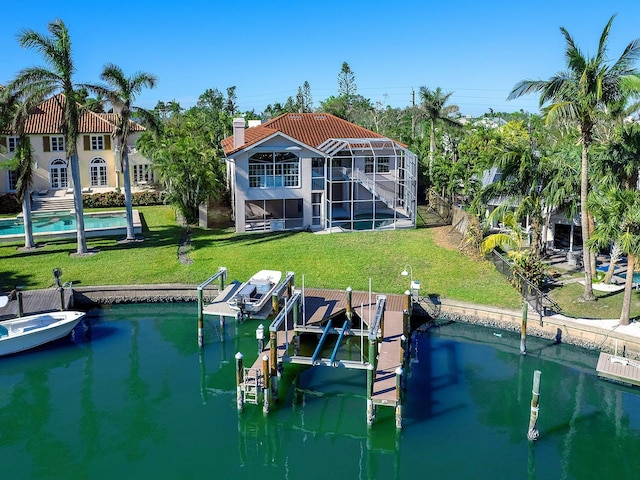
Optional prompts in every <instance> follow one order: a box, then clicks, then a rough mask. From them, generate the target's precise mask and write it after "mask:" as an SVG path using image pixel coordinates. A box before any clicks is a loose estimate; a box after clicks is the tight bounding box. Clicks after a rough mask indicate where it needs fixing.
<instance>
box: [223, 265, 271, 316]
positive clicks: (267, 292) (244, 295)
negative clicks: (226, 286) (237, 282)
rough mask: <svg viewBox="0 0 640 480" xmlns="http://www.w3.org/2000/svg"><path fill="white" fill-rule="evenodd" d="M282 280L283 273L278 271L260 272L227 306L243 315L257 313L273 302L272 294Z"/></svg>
mask: <svg viewBox="0 0 640 480" xmlns="http://www.w3.org/2000/svg"><path fill="white" fill-rule="evenodd" d="M281 278H282V272H278V271H277V270H260V271H259V272H258V273H256V274H255V275H254V276H253V277H251V278H250V279H249V281H248V282H246V283H243V284H242V285H241V286H240V288H239V289H238V291H237V293H236V294H235V295H234V296H233V298H231V299H230V300H229V301H228V302H227V304H228V305H229V306H230V307H231V308H233V309H234V310H238V311H240V312H242V313H257V312H259V311H260V310H261V309H262V307H264V305H265V304H266V303H267V302H270V301H271V294H272V293H273V291H274V290H275V289H276V287H277V286H278V282H280V279H281Z"/></svg>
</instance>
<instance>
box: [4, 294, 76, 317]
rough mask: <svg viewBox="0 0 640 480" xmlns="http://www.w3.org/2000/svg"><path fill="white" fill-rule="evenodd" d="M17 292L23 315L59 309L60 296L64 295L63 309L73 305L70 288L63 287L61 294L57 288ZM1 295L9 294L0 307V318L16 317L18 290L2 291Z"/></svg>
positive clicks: (17, 311)
mask: <svg viewBox="0 0 640 480" xmlns="http://www.w3.org/2000/svg"><path fill="white" fill-rule="evenodd" d="M19 293H20V295H21V296H22V315H23V316H24V315H34V314H36V313H42V312H51V311H54V310H61V306H62V297H64V309H69V308H72V307H73V290H72V289H71V288H64V289H63V292H62V295H61V293H60V290H59V289H58V288H47V289H43V290H23V291H20V292H19ZM2 295H7V296H9V298H10V300H9V303H7V305H6V306H4V307H2V308H0V320H9V319H11V318H15V317H17V316H18V315H19V310H20V308H19V300H18V292H15V293H14V294H11V293H9V292H4V293H3V294H2Z"/></svg>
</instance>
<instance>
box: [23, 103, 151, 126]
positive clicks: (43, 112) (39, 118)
mask: <svg viewBox="0 0 640 480" xmlns="http://www.w3.org/2000/svg"><path fill="white" fill-rule="evenodd" d="M65 101H66V97H65V96H64V95H63V94H62V93H59V94H58V95H54V96H53V97H51V98H48V99H47V100H45V101H44V102H42V103H41V104H39V105H38V106H37V107H36V108H35V109H34V110H33V113H32V114H31V115H30V116H29V118H28V119H27V121H26V123H25V133H27V134H29V135H47V134H53V135H55V134H61V133H62V130H61V126H62V123H63V122H62V109H63V108H64V102H65ZM114 117H115V116H114V114H112V113H111V114H110V113H94V112H89V111H85V112H82V113H81V114H80V122H79V123H80V124H79V125H78V127H79V128H78V130H79V133H80V134H85V133H104V134H112V133H113V130H114V128H115V118H114ZM132 123H133V124H134V125H135V128H132V129H131V130H132V131H134V132H137V131H143V130H144V127H143V126H142V125H139V124H137V123H134V122H132Z"/></svg>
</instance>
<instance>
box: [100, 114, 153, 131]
mask: <svg viewBox="0 0 640 480" xmlns="http://www.w3.org/2000/svg"><path fill="white" fill-rule="evenodd" d="M96 115H100V116H101V117H102V118H104V119H105V120H106V121H108V122H110V123H111V124H113V125H115V124H116V114H115V113H97V114H96ZM129 124H130V125H131V131H132V132H144V131H145V130H146V128H144V127H143V126H142V125H140V124H139V123H136V122H134V121H133V120H129Z"/></svg>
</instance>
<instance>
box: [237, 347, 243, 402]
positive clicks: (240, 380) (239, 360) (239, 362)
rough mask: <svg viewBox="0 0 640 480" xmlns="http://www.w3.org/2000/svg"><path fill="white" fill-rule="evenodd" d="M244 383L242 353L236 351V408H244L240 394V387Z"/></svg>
mask: <svg viewBox="0 0 640 480" xmlns="http://www.w3.org/2000/svg"><path fill="white" fill-rule="evenodd" d="M243 383H244V369H243V367H242V353H240V352H238V353H236V402H237V406H238V410H242V409H243V408H244V398H243V395H242V387H243Z"/></svg>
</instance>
